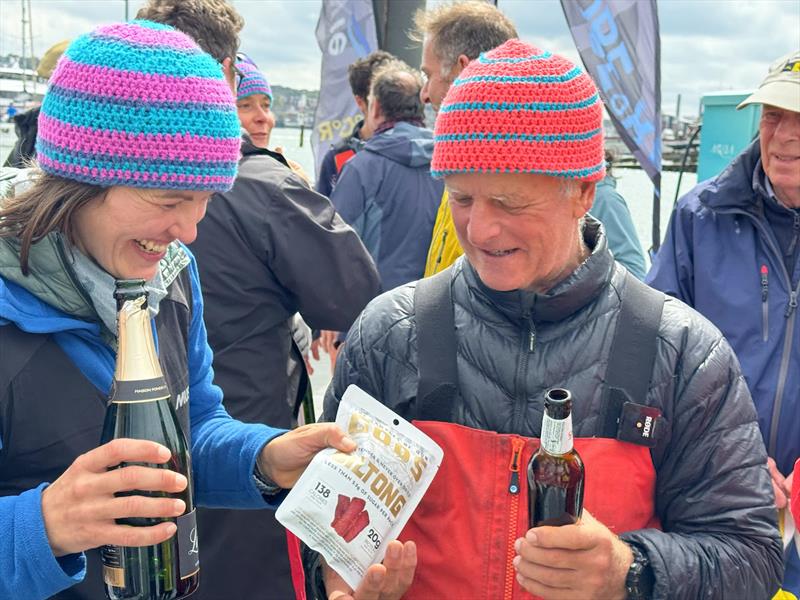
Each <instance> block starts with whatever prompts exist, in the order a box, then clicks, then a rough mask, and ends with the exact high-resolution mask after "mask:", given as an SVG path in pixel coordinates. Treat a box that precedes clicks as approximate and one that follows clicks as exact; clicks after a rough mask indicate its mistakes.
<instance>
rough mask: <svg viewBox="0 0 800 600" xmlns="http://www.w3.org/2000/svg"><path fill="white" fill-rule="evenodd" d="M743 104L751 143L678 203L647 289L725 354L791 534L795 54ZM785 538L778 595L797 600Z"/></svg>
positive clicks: (795, 451) (797, 420)
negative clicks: (751, 112)
mask: <svg viewBox="0 0 800 600" xmlns="http://www.w3.org/2000/svg"><path fill="white" fill-rule="evenodd" d="M749 104H760V105H761V119H760V122H759V128H758V130H759V136H758V139H756V140H755V141H754V142H753V143H752V144H751V145H750V146H749V147H748V148H747V149H746V150H744V152H742V153H741V154H740V155H739V156H737V157H736V158H735V159H734V160H733V162H732V163H731V164H730V165H729V166H728V168H727V169H725V171H724V172H722V173H721V174H720V175H718V176H717V177H715V178H713V179H709V180H708V181H704V182H702V183H700V184H699V185H697V187H695V188H694V189H693V190H692V191H691V192H689V193H688V194H687V195H686V196H684V197H683V198H682V199H681V201H680V202H679V203H678V206H677V208H676V209H675V211H674V212H673V215H672V219H671V220H670V225H669V230H668V231H667V238H666V240H665V242H664V245H663V246H662V247H661V250H660V251H659V253H658V256H657V257H656V259H655V261H654V262H653V267H652V269H651V270H650V273H649V274H648V276H647V279H646V281H647V282H648V283H649V284H650V285H652V286H653V287H655V288H658V289H660V290H662V291H664V292H666V293H668V294H671V295H673V296H676V297H678V298H680V299H681V300H683V301H684V302H686V303H687V304H690V305H691V306H693V307H694V308H695V309H697V310H699V311H700V312H701V313H703V314H704V315H705V316H706V317H708V318H709V319H710V320H711V321H713V322H714V324H715V325H716V326H717V327H719V328H720V329H721V330H722V333H723V334H725V337H727V338H728V341H730V343H731V345H732V346H733V349H734V351H735V352H736V355H737V356H738V358H739V361H740V362H741V365H742V371H743V373H744V376H745V379H746V380H747V384H748V387H749V388H750V393H751V395H752V396H753V401H754V402H755V405H756V409H757V411H758V421H759V426H760V428H761V434H762V436H763V438H764V443H765V444H766V446H767V452H768V454H769V456H770V458H769V463H768V464H769V469H770V473H771V475H772V484H773V489H774V492H775V503H776V507H777V508H778V509H779V510H780V513H779V514H780V517H781V521H782V524H783V526H784V529H789V530H790V529H791V523H790V518H789V517H788V511H786V510H785V508H786V504H787V498H788V497H789V494H790V490H791V488H792V477H791V476H790V475H789V474H790V473H792V467H793V465H794V463H795V461H797V460H798V458H800V315H798V312H799V311H798V307H797V305H798V300H799V299H800V51H795V52H792V53H790V54H787V55H785V56H783V57H782V58H780V59H778V60H777V61H775V62H774V63H773V64H772V65H771V66H770V68H769V73H768V74H767V76H766V78H765V79H764V81H763V82H762V83H761V85H760V86H759V87H758V89H757V90H756V91H755V92H753V93H752V94H751V95H750V96H749V97H748V98H747V99H745V100H744V102H742V103H741V104H740V105H739V108H742V107H743V106H747V105H749ZM791 537H792V536H791V535H787V536H785V538H786V539H787V540H789V541H788V544H787V545H786V548H785V559H786V560H785V575H784V581H783V588H784V589H785V590H787V591H790V592H792V593H793V594H795V596H798V597H800V544H798V543H797V541H791ZM794 537H795V540H797V539H800V536H794Z"/></svg>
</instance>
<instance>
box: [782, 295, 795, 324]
mask: <svg viewBox="0 0 800 600" xmlns="http://www.w3.org/2000/svg"><path fill="white" fill-rule="evenodd" d="M795 308H797V292H790V293H789V306H787V307H786V312H785V313H783V316H784V317H786V318H787V319H788V318H789V317H791V316H792V313H793V312H794V309H795Z"/></svg>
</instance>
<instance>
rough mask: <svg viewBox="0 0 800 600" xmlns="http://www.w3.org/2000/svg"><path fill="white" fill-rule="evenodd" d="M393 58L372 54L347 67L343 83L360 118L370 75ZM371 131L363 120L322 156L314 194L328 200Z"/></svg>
mask: <svg viewBox="0 0 800 600" xmlns="http://www.w3.org/2000/svg"><path fill="white" fill-rule="evenodd" d="M394 58H395V57H394V56H393V55H392V54H389V53H388V52H386V51H385V50H376V51H375V52H371V53H369V54H367V55H366V56H365V57H364V58H359V59H358V60H357V61H355V62H354V63H353V64H351V65H350V66H349V67H347V80H348V81H349V82H350V91H351V92H353V99H354V100H355V101H356V106H358V110H360V111H361V114H362V115H366V114H367V100H368V98H369V86H370V83H371V81H372V74H373V73H374V72H375V70H376V69H377V68H378V67H380V66H381V65H384V64H386V63H387V62H389V61H390V60H393V59H394ZM372 130H373V127H372V125H371V124H370V123H367V122H366V121H365V120H364V119H361V120H360V121H359V122H358V123H356V125H355V127H353V131H352V133H351V134H350V135H348V136H346V137H344V138H342V139H341V140H339V141H338V142H337V143H336V144H334V145H333V146H331V148H330V150H328V152H326V153H325V156H324V157H323V158H322V163H321V164H320V167H319V177H317V185H316V190H317V191H318V192H319V193H320V194H322V195H323V196H328V197H329V198H330V195H331V192H332V191H333V188H334V186H335V185H336V180H337V179H338V178H339V173H341V172H342V168H343V167H344V165H345V163H346V162H347V161H348V160H350V159H351V158H352V157H353V156H354V155H355V153H356V152H358V151H359V150H361V148H362V147H363V146H364V143H365V142H366V141H367V140H368V139H369V138H370V137H372Z"/></svg>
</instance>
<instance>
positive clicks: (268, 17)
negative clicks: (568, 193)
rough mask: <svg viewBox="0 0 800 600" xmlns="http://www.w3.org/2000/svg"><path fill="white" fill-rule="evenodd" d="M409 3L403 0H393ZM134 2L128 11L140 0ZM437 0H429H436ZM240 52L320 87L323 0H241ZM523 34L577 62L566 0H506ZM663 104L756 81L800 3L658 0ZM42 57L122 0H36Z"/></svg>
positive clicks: (292, 79)
mask: <svg viewBox="0 0 800 600" xmlns="http://www.w3.org/2000/svg"><path fill="white" fill-rule="evenodd" d="M390 1H393V2H395V1H402V0H390ZM142 3H143V2H142V0H130V1H129V11H130V16H131V17H133V15H134V14H135V13H136V10H137V9H138V8H139V7H140V6H141V5H142ZM438 3H439V0H428V5H429V6H430V5H433V4H438ZM233 4H234V5H235V6H236V7H237V9H238V10H239V12H241V14H242V16H243V17H244V18H245V21H246V25H245V28H244V30H243V32H242V50H244V51H245V52H247V53H248V54H250V55H251V56H252V57H253V59H254V60H255V62H256V63H258V65H259V66H260V67H261V68H262V69H263V70H264V72H265V73H266V74H267V77H268V79H269V80H270V82H271V83H273V84H278V85H284V86H289V87H294V88H305V89H317V88H318V87H319V70H320V56H321V55H320V51H319V48H318V46H317V42H316V39H315V37H314V29H315V27H316V22H317V18H318V17H319V11H320V6H321V0H234V1H233ZM20 5H21V1H20V0H0V55H2V54H7V53H11V52H14V53H19V52H20V50H21V44H22V36H21V29H22V26H21V8H20ZM498 6H499V8H500V9H501V10H502V11H503V12H505V13H506V14H507V15H508V16H509V17H510V18H511V20H512V21H514V23H515V24H516V26H517V30H518V31H519V33H520V36H521V37H522V39H524V40H526V41H529V42H532V43H535V44H537V45H538V46H540V47H542V48H546V49H548V50H552V51H555V52H559V53H562V54H564V55H566V56H568V57H570V58H571V59H572V60H575V61H577V60H578V55H577V52H576V50H575V47H574V44H573V41H572V37H571V36H570V34H569V30H568V29H567V25H566V21H565V19H564V14H563V12H562V11H561V6H560V2H559V0H499V1H498ZM658 11H659V21H660V25H661V84H662V106H663V110H664V111H665V112H667V113H673V112H674V108H675V103H676V98H677V95H678V94H681V95H682V102H681V113H682V114H684V115H686V114H696V113H697V106H698V103H699V99H700V96H701V95H702V94H703V93H706V92H710V91H718V90H730V89H733V90H746V89H751V88H754V87H755V86H757V85H758V83H759V82H760V81H761V79H763V77H764V75H765V74H766V69H767V66H768V65H769V63H770V62H772V61H773V60H774V59H775V58H777V57H778V56H780V55H782V54H786V53H788V52H790V51H792V50H796V49H798V48H800V0H659V2H658ZM32 12H33V35H34V50H35V53H36V55H38V56H41V54H42V52H43V51H44V50H46V49H47V48H48V47H49V46H51V45H52V44H54V43H56V42H58V41H59V40H62V39H65V38H73V37H75V36H76V35H78V34H80V33H83V32H86V31H88V30H89V29H91V28H92V27H94V26H95V25H97V24H100V23H108V22H113V21H121V20H124V17H125V2H124V0H32Z"/></svg>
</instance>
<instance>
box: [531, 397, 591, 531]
mask: <svg viewBox="0 0 800 600" xmlns="http://www.w3.org/2000/svg"><path fill="white" fill-rule="evenodd" d="M571 413H572V395H571V394H570V393H569V391H568V390H564V389H560V388H553V389H550V390H548V391H547V393H546V394H545V397H544V415H543V417H542V435H541V446H540V447H539V450H538V451H537V452H536V454H534V455H533V458H531V461H530V463H529V464H528V515H529V520H530V526H531V527H539V526H541V525H569V524H571V523H575V522H577V521H578V519H580V517H581V511H582V510H583V461H582V460H581V457H580V456H579V455H578V452H577V451H576V450H575V448H574V447H573V441H572V414H571Z"/></svg>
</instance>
